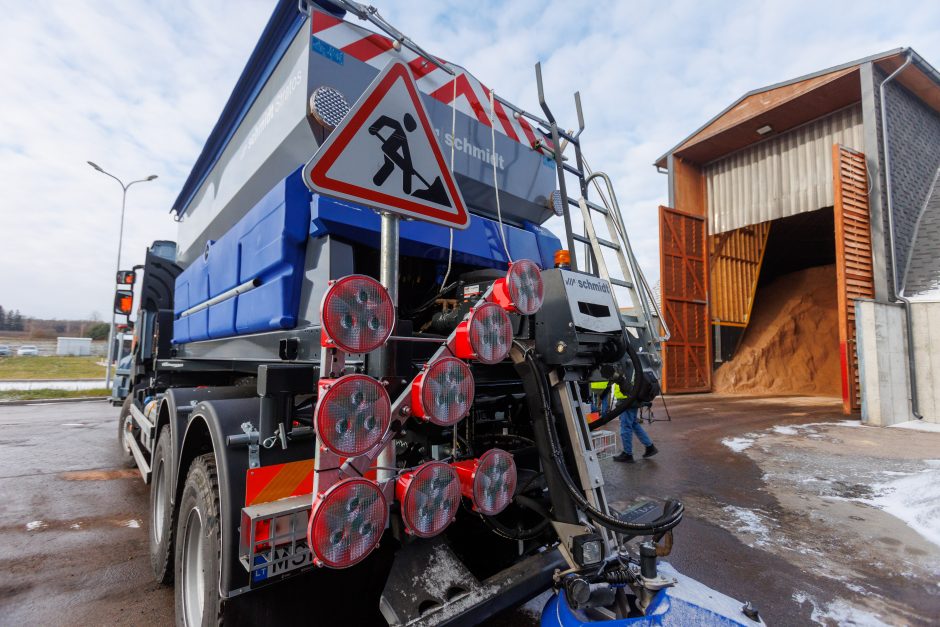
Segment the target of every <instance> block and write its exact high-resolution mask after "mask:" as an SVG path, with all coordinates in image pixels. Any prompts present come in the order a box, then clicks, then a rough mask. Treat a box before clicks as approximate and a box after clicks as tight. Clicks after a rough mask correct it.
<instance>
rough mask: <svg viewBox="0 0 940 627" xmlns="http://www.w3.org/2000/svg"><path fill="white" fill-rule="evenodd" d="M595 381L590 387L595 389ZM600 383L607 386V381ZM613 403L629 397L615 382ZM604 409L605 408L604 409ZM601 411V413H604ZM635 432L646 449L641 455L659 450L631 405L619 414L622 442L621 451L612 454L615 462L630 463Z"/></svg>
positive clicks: (648, 455)
mask: <svg viewBox="0 0 940 627" xmlns="http://www.w3.org/2000/svg"><path fill="white" fill-rule="evenodd" d="M596 385H598V384H596V383H592V384H591V389H592V390H594V391H597V389H598V388H597V387H595V386H596ZM600 385H603V386H604V389H606V388H607V383H601V384H600ZM613 392H614V404H617V403H620V402H621V401H623V400H625V399H627V398H629V397H628V396H627V395H626V394H624V393H623V391H622V390H621V389H620V386H619V385H617V384H616V383H615V384H614V390H613ZM604 397H605V398H606V397H607V394H606V393H605V394H604ZM605 411H606V410H605ZM605 411H602V412H601V413H602V414H603V413H605ZM634 434H636V437H637V439H638V440H639V441H640V444H642V445H643V446H645V447H646V451H644V453H643V457H652V456H653V455H655V454H656V453H658V452H659V449H657V448H656V445H655V444H653V441H652V440H651V439H650V436H649V435H648V434H647V433H646V430H645V429H643V425H642V424H641V423H640V419H639V417H638V416H637V408H636V407H633V408H631V409H627V410H626V411H624V412H623V413H622V414H620V440H621V441H622V442H623V451H622V452H620V453H618V454H617V455H614V457H613V460H614V461H615V462H623V463H626V464H632V463H633V462H634V460H633V435H634Z"/></svg>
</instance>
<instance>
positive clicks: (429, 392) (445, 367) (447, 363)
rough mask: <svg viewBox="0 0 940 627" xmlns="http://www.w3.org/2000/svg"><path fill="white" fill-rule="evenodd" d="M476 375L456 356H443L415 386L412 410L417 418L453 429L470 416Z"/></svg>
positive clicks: (412, 391)
mask: <svg viewBox="0 0 940 627" xmlns="http://www.w3.org/2000/svg"><path fill="white" fill-rule="evenodd" d="M473 388H474V383H473V373H471V372H470V367H469V366H467V364H465V363H464V362H463V361H461V360H459V359H457V358H456V357H441V358H440V359H438V360H436V361H435V362H433V363H432V364H430V365H429V366H428V367H427V368H426V369H425V370H423V371H422V372H421V373H420V374H419V375H418V376H417V377H415V380H414V383H412V385H411V411H412V414H413V415H414V416H415V417H416V418H421V419H423V420H426V421H428V422H430V423H433V424H436V425H439V426H442V427H449V426H451V425H454V424H457V423H458V422H460V421H461V420H463V419H464V418H466V417H467V414H469V413H470V407H471V406H472V405H473Z"/></svg>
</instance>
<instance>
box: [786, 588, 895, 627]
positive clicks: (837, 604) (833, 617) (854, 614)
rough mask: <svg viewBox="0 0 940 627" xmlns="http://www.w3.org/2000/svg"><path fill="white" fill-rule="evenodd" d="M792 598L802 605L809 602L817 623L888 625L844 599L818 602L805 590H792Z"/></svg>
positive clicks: (864, 625) (867, 625) (882, 626)
mask: <svg viewBox="0 0 940 627" xmlns="http://www.w3.org/2000/svg"><path fill="white" fill-rule="evenodd" d="M793 600H794V601H796V602H797V603H799V604H800V605H803V604H804V603H809V604H810V605H812V607H813V612H812V614H811V615H810V620H812V621H813V622H814V623H816V624H817V625H829V624H832V623H835V624H836V625H855V626H857V627H889V626H888V624H887V623H885V622H884V621H882V620H881V619H880V618H878V615H877V614H873V613H872V612H869V611H868V610H863V609H860V608H858V607H855V606H854V605H852V604H850V603H849V602H847V601H845V600H844V599H835V600H834V601H833V602H832V603H820V602H818V601H817V600H816V599H815V598H813V597H812V596H810V595H808V594H806V593H805V592H794V593H793Z"/></svg>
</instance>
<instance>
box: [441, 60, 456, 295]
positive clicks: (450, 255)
mask: <svg viewBox="0 0 940 627" xmlns="http://www.w3.org/2000/svg"><path fill="white" fill-rule="evenodd" d="M453 83H454V97H453V99H452V100H451V101H450V174H451V176H453V175H454V144H456V143H457V142H455V141H454V135H455V134H456V133H457V75H456V74H454V80H453ZM448 230H449V231H450V243H449V244H448V246H447V272H445V273H444V280H442V281H441V291H440V292H439V293H440V294H443V293H444V286H445V285H447V279H449V278H450V270H451V267H452V266H453V262H454V229H452V228H451V229H448Z"/></svg>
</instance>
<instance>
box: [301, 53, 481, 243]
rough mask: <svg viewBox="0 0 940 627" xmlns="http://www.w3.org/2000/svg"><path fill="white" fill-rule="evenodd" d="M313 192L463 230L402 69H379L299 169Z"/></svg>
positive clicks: (448, 178)
mask: <svg viewBox="0 0 940 627" xmlns="http://www.w3.org/2000/svg"><path fill="white" fill-rule="evenodd" d="M304 181H306V183H307V186H308V187H310V189H312V190H313V191H315V192H319V193H321V194H325V195H327V196H334V197H337V198H343V199H346V200H351V201H353V202H356V203H361V204H364V205H368V206H370V207H373V208H375V209H379V210H384V211H391V212H393V213H397V214H401V215H404V216H409V217H412V218H416V219H419V220H426V221H428V222H434V223H436V224H442V225H444V226H449V227H453V228H455V229H465V228H467V226H468V225H469V224H470V214H469V213H467V209H466V205H465V204H464V201H463V197H462V196H461V195H460V190H459V189H458V188H457V183H456V182H455V181H454V177H453V175H452V174H451V171H450V169H449V168H448V167H447V161H445V159H444V155H443V154H442V152H441V146H440V143H438V140H437V137H436V136H435V135H434V130H433V129H432V128H431V123H430V122H429V121H428V114H427V112H426V111H425V109H424V105H423V104H422V103H421V99H420V97H419V95H418V89H417V87H415V84H414V79H413V78H412V77H411V72H410V71H409V70H408V67H407V66H406V65H405V64H404V63H401V62H399V61H393V62H391V63H389V65H388V66H387V67H386V68H385V69H384V70H383V71H382V72H381V74H379V76H378V77H377V78H376V79H375V80H374V81H373V82H372V85H370V86H369V88H368V89H367V90H366V92H365V93H364V94H363V95H362V97H361V98H360V99H359V101H358V102H357V103H356V104H355V105H354V106H353V108H352V109H351V110H350V111H349V113H347V114H346V117H345V118H344V119H343V121H342V122H341V123H340V124H339V126H337V127H336V128H335V129H334V130H333V132H332V133H331V134H330V136H329V137H328V138H327V140H326V141H325V142H324V143H323V145H322V146H321V147H320V149H319V150H318V151H317V154H315V155H314V156H313V159H311V160H310V163H308V164H307V166H306V167H305V168H304Z"/></svg>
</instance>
